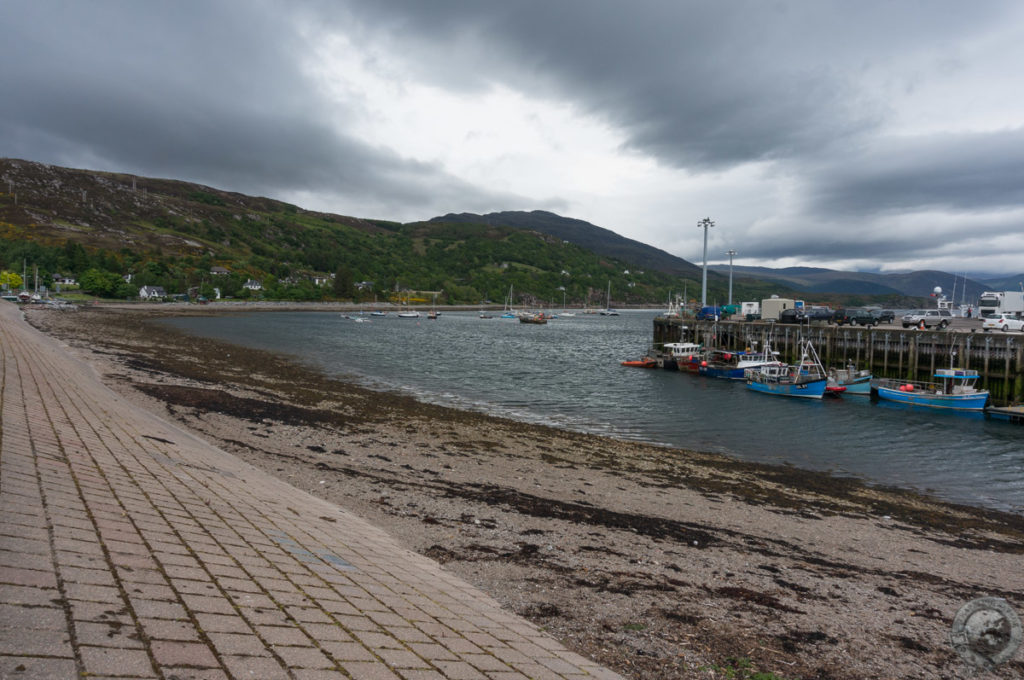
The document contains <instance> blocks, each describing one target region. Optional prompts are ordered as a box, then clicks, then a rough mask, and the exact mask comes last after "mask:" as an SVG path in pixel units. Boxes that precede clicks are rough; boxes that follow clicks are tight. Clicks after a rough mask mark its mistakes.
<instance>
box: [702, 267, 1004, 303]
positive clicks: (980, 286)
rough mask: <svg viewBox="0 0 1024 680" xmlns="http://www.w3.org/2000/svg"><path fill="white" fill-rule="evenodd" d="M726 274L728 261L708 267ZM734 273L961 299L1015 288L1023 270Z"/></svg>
mask: <svg viewBox="0 0 1024 680" xmlns="http://www.w3.org/2000/svg"><path fill="white" fill-rule="evenodd" d="M710 268H711V269H714V270H716V271H718V272H720V273H723V274H726V275H728V272H729V266H728V265H713V266H711V267H710ZM733 273H734V275H737V274H740V275H743V276H749V277H751V278H756V279H760V280H762V281H777V282H778V283H779V284H781V285H784V286H786V287H789V288H792V289H794V290H797V291H800V292H803V293H834V294H839V295H896V294H898V295H909V296H913V297H928V296H930V295H931V294H932V293H933V292H934V290H935V288H936V287H939V288H941V289H942V292H943V294H944V295H945V296H946V297H948V298H950V299H952V300H954V301H955V302H960V301H961V300H962V301H964V302H967V303H970V302H973V301H976V300H977V299H978V296H980V295H981V293H982V292H983V291H986V290H1017V289H1018V288H1019V285H1020V284H1019V282H1021V281H1024V274H1019V275H1017V276H1010V277H1000V278H992V279H989V278H986V279H974V278H966V277H964V276H961V275H957V274H950V273H948V272H943V271H935V270H923V271H915V272H906V273H899V274H875V273H871V272H843V271H836V270H833V269H822V268H817V267H786V268H783V269H771V268H768V267H740V266H734V267H733Z"/></svg>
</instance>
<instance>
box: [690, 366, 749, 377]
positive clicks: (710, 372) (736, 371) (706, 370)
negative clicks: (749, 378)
mask: <svg viewBox="0 0 1024 680" xmlns="http://www.w3.org/2000/svg"><path fill="white" fill-rule="evenodd" d="M698 372H699V373H700V374H701V375H705V376H707V377H709V378H723V379H725V380H743V369H742V368H737V367H736V366H730V367H723V366H699V367H698Z"/></svg>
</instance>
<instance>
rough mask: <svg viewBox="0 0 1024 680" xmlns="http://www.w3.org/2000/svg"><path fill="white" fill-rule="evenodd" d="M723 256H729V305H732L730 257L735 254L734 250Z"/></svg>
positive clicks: (726, 252)
mask: <svg viewBox="0 0 1024 680" xmlns="http://www.w3.org/2000/svg"><path fill="white" fill-rule="evenodd" d="M725 254H726V255H728V256H729V304H730V305H731V304H732V256H733V255H735V254H736V251H735V250H731V249H730V250H727V251H725Z"/></svg>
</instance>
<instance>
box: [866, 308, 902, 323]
mask: <svg viewBox="0 0 1024 680" xmlns="http://www.w3.org/2000/svg"><path fill="white" fill-rule="evenodd" d="M871 316H873V317H875V322H876V323H893V322H894V321H896V313H895V312H893V311H892V310H891V309H872V310H871Z"/></svg>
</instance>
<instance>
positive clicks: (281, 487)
mask: <svg viewBox="0 0 1024 680" xmlns="http://www.w3.org/2000/svg"><path fill="white" fill-rule="evenodd" d="M54 313H58V312H54ZM0 358H2V384H0V412H2V430H0V513H2V514H0V518H2V520H0V678H77V677H88V678H92V679H94V680H97V679H100V678H109V677H118V678H128V677H130V678H165V679H167V680H171V679H176V678H177V679H182V680H183V679H185V678H209V679H214V678H218V679H219V678H251V679H257V680H272V679H274V678H297V679H301V678H310V679H314V678H324V679H326V678H366V679H373V680H384V679H399V678H401V679H405V680H426V679H428V678H479V679H493V680H498V679H501V680H506V679H507V680H511V679H513V678H517V679H521V678H590V677H597V678H617V677H619V676H617V675H615V674H614V673H611V672H609V671H608V670H606V669H603V668H602V667H600V666H598V665H596V664H595V663H593V662H591V661H589V660H587V659H584V658H583V657H581V656H579V655H577V654H574V653H572V652H569V651H567V650H565V649H564V648H563V647H562V646H560V645H559V644H558V643H557V642H555V641H554V640H553V639H551V638H550V637H548V636H546V635H545V634H544V633H542V632H541V631H539V630H538V629H537V628H536V627H535V626H533V625H532V624H530V623H528V622H526V621H524V620H522V619H520V618H518V617H516V616H514V615H512V614H509V613H507V612H505V611H502V610H501V609H500V608H499V606H498V605H497V603H496V602H495V601H493V600H492V599H491V598H489V597H488V596H487V595H485V594H483V593H482V592H480V591H479V590H477V589H475V588H473V587H472V586H470V585H468V584H467V583H465V582H463V581H461V580H460V579H458V578H456V577H454V576H452V575H451V574H448V573H446V572H445V571H444V570H443V569H442V568H441V567H439V566H438V565H437V564H436V563H434V562H432V561H430V560H428V559H426V558H424V557H422V556H420V555H417V554H415V553H412V552H410V551H408V550H405V549H403V548H401V547H400V546H398V545H397V544H396V543H395V542H394V541H393V540H392V539H390V538H389V537H388V536H387V535H386V534H384V533H383V532H382V531H380V530H377V529H375V528H374V527H372V526H370V525H368V524H367V523H366V522H364V521H362V520H360V519H358V518H357V517H355V516H353V515H351V514H350V513H348V512H346V511H345V510H343V509H341V508H339V507H337V506H334V505H331V504H329V503H327V502H324V501H321V500H319V499H316V498H314V497H312V496H310V495H308V494H306V493H304V492H302V491H299V490H297V489H295V488H293V487H291V486H289V485H288V484H286V483H284V482H282V481H280V480H277V479H274V478H272V477H270V476H268V475H266V474H264V473H262V472H260V471H258V470H256V469H254V468H252V467H250V466H248V465H247V464H245V463H243V462H241V461H239V460H238V459H236V458H234V457H233V456H231V455H230V454H228V453H225V452H224V451H221V450H219V449H217V448H214V447H213V446H211V445H210V444H208V443H206V442H204V441H202V440H199V439H197V438H196V437H194V436H192V435H190V434H188V433H187V432H185V431H183V430H181V429H179V428H177V427H176V426H174V425H173V424H171V423H168V422H166V421H164V420H162V419H160V418H158V417H157V416H155V415H153V414H150V413H148V412H146V411H143V410H142V409H140V408H137V407H135V406H134V405H132V404H131V403H130V402H128V401H126V400H125V399H123V398H120V397H118V396H117V395H115V394H114V393H113V392H111V391H110V390H108V389H107V388H105V387H104V386H103V385H102V384H101V383H100V382H99V380H98V378H97V376H96V375H95V373H94V372H93V370H92V369H91V367H90V366H88V365H86V364H84V363H82V362H80V361H77V360H75V359H73V358H72V357H71V356H70V355H69V354H68V353H67V351H66V350H65V349H64V348H63V347H62V346H61V345H60V344H59V343H58V342H56V341H54V340H52V339H51V338H49V337H47V336H43V335H41V334H39V333H38V332H36V331H35V330H34V329H32V328H31V327H30V326H28V325H27V324H26V323H25V322H24V321H23V320H22V318H21V312H20V311H19V310H18V309H17V307H16V306H15V305H14V304H12V303H7V302H3V303H0Z"/></svg>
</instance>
